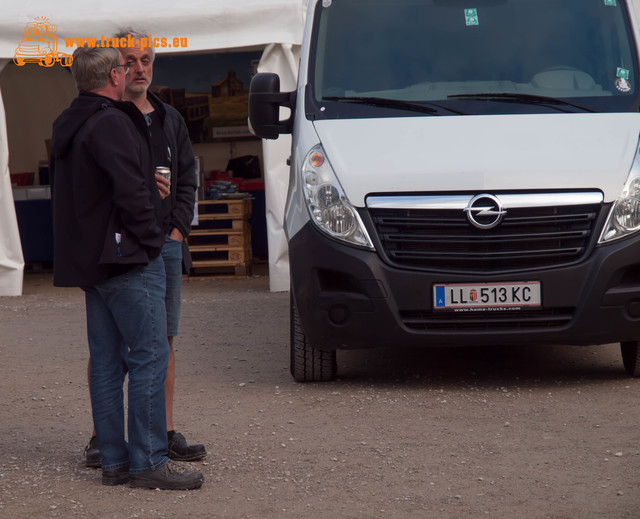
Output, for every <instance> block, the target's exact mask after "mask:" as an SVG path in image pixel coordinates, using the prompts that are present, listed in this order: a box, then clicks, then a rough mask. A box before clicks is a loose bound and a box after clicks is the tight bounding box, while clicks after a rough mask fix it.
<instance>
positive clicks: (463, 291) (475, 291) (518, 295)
mask: <svg viewBox="0 0 640 519" xmlns="http://www.w3.org/2000/svg"><path fill="white" fill-rule="evenodd" d="M540 294H541V289H540V282H539V281H522V282H517V283H475V284H463V283H437V284H434V285H433V307H434V309H435V310H457V311H483V310H485V311H486V310H493V311H496V310H519V309H521V308H525V307H527V308H530V307H533V306H540V305H541V304H542V299H541V295H540Z"/></svg>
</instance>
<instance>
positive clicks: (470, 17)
mask: <svg viewBox="0 0 640 519" xmlns="http://www.w3.org/2000/svg"><path fill="white" fill-rule="evenodd" d="M464 17H465V20H466V21H467V25H480V22H479V21H478V10H477V9H465V10H464Z"/></svg>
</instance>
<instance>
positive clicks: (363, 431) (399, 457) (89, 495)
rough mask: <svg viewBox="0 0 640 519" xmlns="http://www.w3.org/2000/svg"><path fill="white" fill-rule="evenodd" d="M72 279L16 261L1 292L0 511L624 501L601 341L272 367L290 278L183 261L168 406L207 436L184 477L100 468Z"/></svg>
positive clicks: (274, 513) (428, 511)
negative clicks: (173, 482) (108, 481)
mask: <svg viewBox="0 0 640 519" xmlns="http://www.w3.org/2000/svg"><path fill="white" fill-rule="evenodd" d="M84 319H85V317H84V304H83V297H82V293H81V292H80V290H77V289H60V288H54V287H53V286H52V284H51V275H50V274H47V273H38V274H28V275H26V277H25V287H24V295H23V296H21V297H15V298H9V297H0V323H2V324H1V325H0V326H1V329H0V355H1V357H0V358H1V359H2V363H1V364H0V366H1V367H0V374H1V375H2V376H1V377H0V391H1V392H2V394H3V395H5V396H4V398H3V399H2V401H0V438H2V441H1V442H0V517H7V518H40V517H44V518H49V517H50V518H54V517H61V518H71V517H100V518H111V517H113V518H137V517H140V518H143V517H202V518H238V519H240V518H252V519H265V518H299V517H309V518H314V519H315V518H378V517H384V518H387V517H398V518H403V517H430V518H445V519H446V518H452V519H453V518H464V517H469V518H479V517H488V518H508V519H513V518H545V519H546V518H548V519H551V518H554V519H556V518H557V519H580V518H606V519H622V518H630V519H631V518H637V517H640V511H639V506H638V505H640V491H639V488H638V482H639V481H640V444H639V442H638V430H639V427H638V409H639V408H640V396H639V394H638V393H637V391H638V389H639V387H640V386H639V383H640V382H639V381H637V380H635V379H630V378H627V376H626V375H625V374H624V371H623V369H622V363H621V360H620V356H619V349H618V346H617V345H606V346H601V347H595V348H568V347H554V348H523V347H518V346H517V345H514V346H512V347H508V348H506V347H505V348H481V349H468V350H467V349H464V350H429V351H411V350H408V351H407V350H404V351H393V350H389V349H387V350H375V351H368V352H340V354H339V355H338V364H339V374H340V378H339V379H338V380H337V381H335V382H331V383H325V384H296V383H294V382H293V381H292V379H291V377H290V376H289V373H288V362H289V359H288V343H289V296H288V294H286V293H271V292H269V291H268V279H267V277H266V276H265V275H257V276H254V277H251V278H248V279H216V278H209V279H192V280H189V281H186V282H185V284H184V292H183V318H182V323H181V334H180V336H179V337H178V338H177V339H176V343H175V346H176V360H177V389H176V403H175V413H174V414H175V422H176V425H177V428H178V429H179V430H180V431H181V432H183V433H184V434H185V436H186V437H187V439H188V440H191V441H194V442H202V443H204V444H206V446H207V449H208V451H209V456H208V457H207V459H206V460H205V461H204V462H203V463H194V464H192V466H195V467H198V468H200V469H201V470H202V471H203V472H204V474H205V477H206V482H205V484H204V486H203V487H202V488H201V489H200V490H196V491H189V492H186V491H177V492H176V491H173V492H172V491H152V490H151V491H149V490H138V489H135V490H134V489H130V488H128V487H105V486H102V485H101V484H100V472H99V471H96V470H93V469H87V468H85V467H84V465H83V458H82V450H83V448H84V446H85V444H86V443H87V441H88V439H89V435H90V431H91V420H90V408H89V397H88V391H87V384H86V362H87V346H86V337H85V334H86V327H85V323H84Z"/></svg>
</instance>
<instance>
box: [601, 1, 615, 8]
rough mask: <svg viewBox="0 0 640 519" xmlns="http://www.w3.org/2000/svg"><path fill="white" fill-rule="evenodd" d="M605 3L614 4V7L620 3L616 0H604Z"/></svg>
mask: <svg viewBox="0 0 640 519" xmlns="http://www.w3.org/2000/svg"><path fill="white" fill-rule="evenodd" d="M604 5H612V6H613V7H616V6H617V5H618V4H617V3H616V0H604Z"/></svg>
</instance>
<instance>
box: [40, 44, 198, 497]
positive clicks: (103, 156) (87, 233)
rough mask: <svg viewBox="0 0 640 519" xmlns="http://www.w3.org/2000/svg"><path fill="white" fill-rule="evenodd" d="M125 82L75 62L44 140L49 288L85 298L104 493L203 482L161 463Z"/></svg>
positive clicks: (102, 57)
mask: <svg viewBox="0 0 640 519" xmlns="http://www.w3.org/2000/svg"><path fill="white" fill-rule="evenodd" d="M127 71H128V66H127V65H126V63H125V62H124V60H123V58H122V56H121V55H120V53H119V52H118V51H117V50H115V49H111V48H89V47H82V48H79V49H77V50H76V51H75V52H74V55H73V64H72V68H71V72H72V74H73V77H74V79H75V81H76V85H77V87H78V90H79V91H80V94H79V95H78V97H77V98H76V99H75V100H74V101H73V102H72V103H71V106H70V107H69V108H67V109H66V110H65V111H64V112H63V113H62V114H61V115H60V117H58V118H57V119H56V121H55V122H54V125H53V135H52V139H51V150H52V160H51V162H52V179H53V187H52V190H53V227H54V284H55V285H56V286H77V287H81V288H82V289H83V290H84V292H85V303H86V314H87V335H88V341H89V351H90V355H91V359H92V363H91V386H90V389H91V403H92V409H93V421H94V426H95V428H96V431H97V433H98V439H99V440H98V442H99V447H100V451H101V455H102V483H103V484H105V485H119V484H124V483H126V482H128V481H130V485H131V486H133V487H140V488H162V489H176V490H177V489H190V488H198V487H200V486H201V485H202V483H203V481H204V478H203V476H202V474H201V473H200V472H198V471H186V470H184V469H183V468H182V467H180V466H178V465H176V464H175V463H174V462H173V461H171V460H169V458H168V457H167V455H166V454H167V450H168V445H167V435H166V428H165V426H166V417H165V396H164V381H165V377H166V369H167V363H168V359H169V347H168V344H167V340H166V320H165V312H166V310H165V305H164V294H165V290H166V283H165V274H164V263H163V260H162V257H161V256H160V251H161V248H162V244H163V241H164V234H163V232H162V229H161V228H160V227H159V225H158V222H159V221H160V218H161V212H160V211H161V208H160V199H159V194H158V190H157V187H156V185H155V179H154V177H153V172H152V164H151V143H150V137H149V134H148V129H147V126H146V123H145V120H144V117H143V116H142V114H141V113H140V112H139V111H138V110H137V109H136V108H135V106H134V105H132V104H131V103H123V102H120V101H119V99H121V98H122V96H123V94H124V88H125V76H126V73H127ZM127 372H128V373H129V387H128V404H129V405H128V407H129V413H128V443H127V442H126V441H125V424H124V402H123V400H124V398H123V387H122V386H123V382H124V379H125V375H126V374H127Z"/></svg>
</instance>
